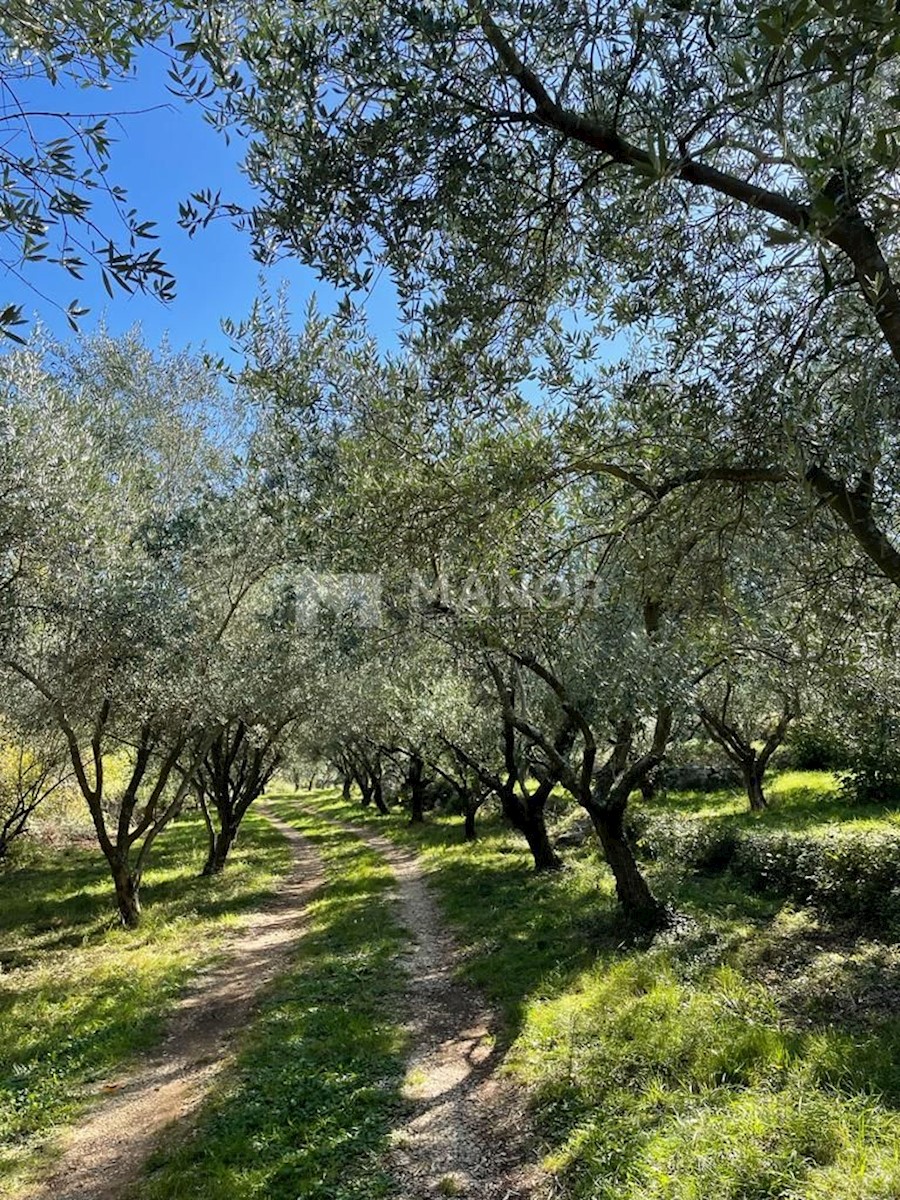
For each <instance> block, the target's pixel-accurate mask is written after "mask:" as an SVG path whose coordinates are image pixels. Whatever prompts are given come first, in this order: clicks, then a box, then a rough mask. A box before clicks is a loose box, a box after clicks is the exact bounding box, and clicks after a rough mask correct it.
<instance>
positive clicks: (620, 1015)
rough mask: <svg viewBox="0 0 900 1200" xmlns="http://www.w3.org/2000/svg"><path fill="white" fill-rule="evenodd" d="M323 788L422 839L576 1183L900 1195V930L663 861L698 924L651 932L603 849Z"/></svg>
mask: <svg viewBox="0 0 900 1200" xmlns="http://www.w3.org/2000/svg"><path fill="white" fill-rule="evenodd" d="M703 799H704V802H707V801H708V800H709V798H708V797H704V798H703ZM795 799H796V800H797V805H796V812H795V814H794V817H792V819H796V820H797V821H798V822H800V823H801V824H802V822H803V821H807V820H811V819H812V817H813V816H815V819H816V820H817V821H820V820H822V819H823V817H822V813H823V809H822V808H821V807H816V804H817V803H818V802H816V803H814V802H813V799H812V794H811V792H810V790H809V789H807V790H806V792H805V793H803V792H802V791H800V792H798V793H795ZM304 802H309V803H312V804H313V805H314V806H315V807H316V809H317V811H323V812H327V813H328V814H329V815H331V816H333V817H337V818H339V819H343V820H350V821H354V822H356V823H365V824H366V825H367V826H369V827H372V828H380V829H381V831H382V832H384V833H385V834H387V835H388V836H390V837H391V838H393V839H394V840H396V841H397V842H399V843H400V844H402V845H405V846H412V847H415V848H416V849H418V851H419V853H420V854H421V855H422V858H423V861H424V863H425V864H426V867H427V869H428V871H429V872H430V875H431V878H432V881H433V885H434V886H435V888H436V889H437V892H438V894H439V895H440V898H441V901H442V905H443V908H444V911H445V913H446V915H447V917H448V920H449V922H450V923H451V924H452V925H453V926H454V927H455V929H456V931H457V935H458V938H459V941H460V943H461V944H462V945H463V946H464V947H465V961H464V967H463V970H464V972H465V974H466V975H467V976H468V978H470V979H471V980H472V981H473V982H475V983H477V984H478V985H480V986H481V988H482V989H483V991H484V992H485V993H486V994H487V995H488V996H489V997H490V998H491V999H492V1000H493V1001H494V1002H495V1003H496V1004H498V1005H499V1006H500V1007H501V1008H502V1011H503V1013H504V1015H505V1018H506V1023H507V1029H506V1039H505V1040H506V1042H507V1043H508V1050H509V1056H510V1061H511V1063H512V1064H513V1067H514V1069H515V1071H516V1073H517V1074H518V1075H519V1077H520V1078H521V1079H522V1080H523V1081H525V1082H527V1083H528V1084H530V1085H531V1087H532V1088H533V1097H534V1103H535V1110H536V1113H537V1116H538V1121H539V1126H540V1130H541V1132H542V1134H543V1136H544V1138H545V1139H546V1145H547V1147H548V1149H549V1151H550V1163H551V1166H552V1167H553V1168H554V1169H555V1170H556V1171H558V1172H559V1173H560V1174H561V1175H564V1176H565V1177H566V1180H567V1186H568V1188H569V1193H568V1194H571V1196H572V1197H573V1198H575V1200H607V1198H609V1200H612V1197H616V1200H638V1197H640V1198H641V1200H647V1198H650V1200H687V1198H688V1197H691V1198H693V1200H696V1197H698V1196H704V1197H705V1196H712V1195H716V1196H717V1197H724V1198H725V1200H748V1198H750V1197H752V1200H783V1198H784V1197H785V1196H788V1195H790V1196H791V1197H792V1200H820V1198H821V1200H826V1198H828V1197H833V1196H835V1195H839V1196H842V1197H844V1196H847V1197H850V1196H853V1197H859V1198H862V1197H865V1198H866V1200H875V1198H878V1200H884V1198H886V1197H888V1196H894V1195H900V1156H898V1155H897V1153H896V1146H897V1142H898V1137H900V1118H898V1116H897V1110H898V1109H900V1020H898V1018H897V1017H896V1015H895V996H896V991H895V988H896V986H897V985H898V984H900V962H898V961H897V955H896V952H895V953H894V957H891V954H892V951H891V949H890V948H889V947H886V946H885V945H884V944H883V943H879V944H878V945H875V943H871V944H868V949H864V948H863V942H862V940H861V939H860V935H859V931H858V930H857V931H853V930H849V929H842V928H838V927H833V926H829V925H827V924H825V923H823V922H821V921H817V920H816V919H815V918H814V917H813V916H812V915H811V914H799V915H798V914H797V913H796V912H795V911H794V910H793V909H792V907H791V906H790V905H789V904H786V903H785V902H784V901H781V900H778V899H777V898H774V897H771V896H759V895H756V894H753V893H752V892H750V891H749V890H748V889H747V888H746V886H744V885H742V884H741V882H740V881H739V880H737V879H735V878H732V877H731V876H729V875H723V876H717V877H714V878H698V877H696V876H691V877H689V878H687V879H685V878H683V877H681V876H679V875H677V874H675V873H665V872H664V871H662V870H660V869H659V867H654V868H652V870H653V871H654V873H655V884H656V886H657V887H658V888H659V890H661V891H665V890H666V889H669V896H670V898H671V900H672V902H673V903H674V906H675V907H676V908H677V909H678V910H679V911H680V912H681V913H682V914H684V917H685V920H684V921H683V923H681V924H680V925H679V927H678V928H676V929H675V930H673V931H671V932H670V933H668V934H665V935H662V936H660V937H659V938H657V939H655V940H654V941H653V942H652V943H648V942H646V941H645V942H644V943H636V942H635V941H634V939H633V938H630V937H629V936H628V931H627V928H626V927H624V926H623V924H622V922H621V920H620V919H619V917H618V915H617V913H616V911H615V906H614V901H613V895H612V889H611V886H610V881H609V876H608V872H607V870H606V868H605V867H604V866H603V864H602V863H601V862H600V861H599V859H598V856H597V854H596V853H595V852H594V851H593V849H591V848H590V847H584V848H581V849H580V850H578V851H577V852H576V851H573V852H572V854H571V862H570V866H569V869H567V870H566V871H565V872H563V873H561V874H559V875H554V876H543V877H542V876H535V875H534V873H533V872H532V871H531V869H530V861H529V858H528V855H527V851H525V850H524V848H519V847H518V846H517V844H516V842H515V840H514V839H513V838H512V836H511V835H510V834H509V833H508V832H506V831H505V830H504V829H503V828H502V827H501V826H500V824H499V822H498V821H496V820H495V819H492V818H490V819H486V820H483V821H482V823H481V838H480V840H479V842H478V843H476V844H475V845H474V846H468V845H464V844H461V842H460V840H459V829H458V821H457V820H453V821H449V820H447V819H445V818H440V817H438V818H434V817H433V818H432V819H431V820H430V821H429V822H428V823H427V824H426V825H425V826H419V827H410V826H409V825H408V824H407V823H406V822H405V821H403V820H402V818H401V819H400V820H397V819H396V818H391V819H388V820H387V821H385V819H384V818H378V819H376V818H374V817H373V816H372V815H370V814H369V813H367V812H365V811H361V810H360V809H359V808H358V807H355V806H352V805H347V804H345V803H343V802H342V801H340V799H339V798H338V797H337V796H336V795H335V794H333V793H332V794H327V793H326V794H322V795H319V796H318V797H313V798H310V800H309V801H304ZM832 803H837V802H836V801H829V802H828V804H827V805H826V807H829V806H830V805H831V804H832ZM840 811H841V812H842V814H843V815H844V816H845V817H846V815H847V810H846V807H844V806H840ZM766 819H769V818H768V817H767V818H766ZM801 918H802V919H803V920H806V921H808V922H810V925H809V927H808V929H807V931H806V934H805V935H804V936H803V937H801V936H800V934H799V932H798V930H797V928H796V927H795V924H794V922H796V920H799V919H801ZM779 946H780V947H781V950H779ZM781 951H784V952H783V953H782V952H781ZM779 954H780V958H779ZM879 956H881V957H879ZM885 956H887V957H885ZM776 960H777V961H776ZM773 963H774V966H773ZM864 981H867V982H865V983H864ZM873 993H877V997H876V998H875V999H873Z"/></svg>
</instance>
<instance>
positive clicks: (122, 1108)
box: [19, 808, 325, 1200]
mask: <svg viewBox="0 0 900 1200" xmlns="http://www.w3.org/2000/svg"><path fill="white" fill-rule="evenodd" d="M258 811H259V812H261V813H262V814H263V816H265V817H266V818H267V819H268V820H269V821H271V823H272V824H273V825H274V826H275V827H276V828H277V829H278V830H279V831H280V832H281V833H283V834H284V836H285V837H286V838H287V840H288V842H289V843H290V846H291V852H292V854H293V858H294V863H293V867H292V868H291V870H290V872H289V873H288V875H287V876H286V877H285V879H284V880H283V881H282V883H281V885H280V887H279V888H278V890H277V892H275V894H274V895H273V897H272V899H271V900H270V901H269V902H268V903H267V904H266V905H265V906H264V907H263V908H261V909H259V910H258V911H257V912H255V913H253V914H252V915H251V917H250V918H249V920H248V921H247V923H246V924H244V925H242V926H241V928H240V929H238V930H236V931H235V932H234V934H233V935H230V936H229V937H228V938H227V939H226V941H225V952H226V954H227V955H228V957H227V959H226V960H225V961H224V962H223V963H222V964H221V965H219V966H217V967H214V968H212V969H210V970H208V971H206V972H204V973H203V974H201V975H200V976H198V977H197V978H196V979H195V980H194V981H193V983H192V985H191V988H190V991H189V992H188V993H187V994H186V995H185V997H184V998H183V999H182V1000H181V1001H180V1002H179V1004H178V1005H177V1007H176V1008H175V1010H174V1012H173V1014H172V1016H171V1018H170V1020H169V1022H168V1030H169V1032H168V1034H167V1036H166V1037H165V1039H164V1041H163V1042H162V1043H161V1044H160V1046H159V1047H158V1049H157V1050H156V1051H155V1052H153V1053H152V1054H150V1055H148V1056H146V1057H145V1058H142V1059H141V1060H140V1061H139V1062H138V1063H137V1064H135V1065H134V1066H133V1067H131V1068H130V1069H129V1070H128V1073H127V1075H124V1076H122V1077H120V1078H119V1079H117V1080H116V1081H115V1082H114V1083H111V1084H107V1085H106V1086H111V1087H114V1088H115V1091H114V1092H112V1093H111V1094H110V1095H109V1096H108V1097H106V1098H105V1099H104V1100H103V1101H102V1102H101V1103H99V1104H98V1105H97V1106H96V1107H95V1108H93V1109H91V1110H90V1111H89V1112H88V1113H87V1114H86V1115H85V1117H84V1119H83V1120H82V1121H81V1122H80V1123H79V1124H78V1125H76V1126H74V1127H73V1128H72V1129H70V1130H68V1131H67V1132H66V1133H65V1134H64V1135H63V1142H62V1155H61V1157H60V1158H59V1159H58V1160H57V1161H56V1163H55V1164H54V1165H53V1167H52V1169H51V1171H50V1173H49V1174H47V1175H45V1177H44V1179H43V1180H42V1182H41V1183H39V1184H38V1185H36V1186H33V1187H31V1188H30V1189H26V1190H25V1191H24V1192H22V1193H20V1194H19V1200H118V1197H120V1196H121V1194H122V1192H123V1190H124V1189H125V1188H126V1186H127V1185H128V1184H130V1183H133V1182H134V1181H135V1180H136V1179H138V1178H139V1176H140V1172H141V1169H142V1167H143V1165H144V1163H145V1162H146V1160H147V1159H148V1158H149V1156H150V1154H151V1153H152V1151H153V1150H154V1149H155V1148H156V1146H157V1145H158V1144H159V1142H160V1141H161V1139H162V1136H163V1134H164V1132H165V1130H166V1128H167V1127H168V1126H170V1125H171V1124H172V1122H174V1121H183V1120H185V1119H186V1118H188V1117H190V1116H191V1115H192V1114H193V1113H194V1112H195V1111H196V1110H197V1109H198V1107H199V1106H200V1104H201V1103H202V1101H203V1100H204V1099H205V1098H206V1096H207V1095H208V1093H209V1090H210V1087H211V1086H212V1084H213V1082H214V1080H215V1079H216V1078H217V1077H218V1076H219V1074H220V1073H221V1072H222V1071H223V1070H224V1069H225V1068H226V1067H227V1066H230V1065H231V1063H232V1062H233V1059H234V1047H233V1045H232V1040H233V1039H234V1038H235V1037H236V1035H239V1034H240V1032H241V1031H242V1029H243V1028H245V1026H246V1024H247V1022H248V1021H249V1019H250V1018H251V1016H252V1013H253V1010H254V1009H255V1007H256V1004H257V1002H258V1000H259V999H260V994H261V992H262V991H263V989H264V988H265V987H266V986H267V985H268V984H269V983H271V982H272V981H273V980H274V979H275V978H276V977H277V976H278V975H280V974H281V973H282V972H283V971H285V970H286V969H287V967H288V965H289V963H290V961H291V959H292V957H293V955H294V953H295V952H296V950H297V948H298V946H299V943H300V941H301V939H302V937H303V934H304V932H305V922H304V914H305V910H306V907H307V905H308V904H309V901H310V900H311V898H312V897H313V895H314V893H315V892H317V891H318V890H319V888H320V887H321V886H322V884H323V883H324V881H325V876H324V872H323V870H322V865H321V862H320V860H319V856H318V855H317V854H316V852H315V851H314V849H313V848H312V846H310V844H309V843H308V842H307V840H306V839H305V838H304V837H303V836H302V835H301V834H300V833H298V832H297V830H296V829H294V828H292V826H290V825H288V824H287V823H286V822H285V821H282V820H280V819H279V818H278V817H276V816H275V815H274V813H272V812H270V811H269V810H267V809H265V808H260V809H259V810H258Z"/></svg>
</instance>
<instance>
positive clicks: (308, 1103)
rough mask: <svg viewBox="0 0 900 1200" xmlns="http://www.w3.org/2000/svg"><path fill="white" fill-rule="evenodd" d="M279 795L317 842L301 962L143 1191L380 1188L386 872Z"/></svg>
mask: <svg viewBox="0 0 900 1200" xmlns="http://www.w3.org/2000/svg"><path fill="white" fill-rule="evenodd" d="M272 807H273V808H274V809H275V810H276V811H277V812H278V814H279V815H280V816H281V817H283V818H284V819H285V820H287V821H290V822H291V823H293V824H294V825H295V826H296V827H297V828H298V829H300V830H301V832H302V833H303V834H304V835H306V836H307V837H308V838H309V839H310V840H311V841H312V843H313V844H314V845H315V847H316V849H317V850H318V851H319V853H320V854H321V855H322V857H323V859H324V862H325V866H326V872H327V877H328V882H327V886H326V888H325V889H324V891H323V893H322V894H321V896H320V898H318V899H317V900H315V901H314V902H313V903H312V905H311V906H310V910H309V918H310V928H309V930H308V932H307V934H306V936H305V937H304V939H303V942H302V946H301V950H300V957H299V961H298V964H297V968H296V970H295V971H293V972H292V973H291V974H289V975H288V976H286V977H285V978H284V979H283V980H282V981H281V982H280V983H279V984H278V985H277V986H276V988H275V990H274V993H273V994H272V996H271V997H270V999H269V1001H268V1003H267V1004H266V1005H265V1007H264V1009H263V1012H262V1015H261V1017H260V1019H259V1021H258V1022H257V1023H256V1024H255V1026H254V1028H253V1030H252V1032H251V1033H250V1035H249V1037H248V1041H247V1044H246V1046H245V1048H244V1050H243V1052H242V1054H241V1056H240V1059H239V1062H238V1065H237V1069H236V1071H235V1072H234V1073H232V1074H231V1076H230V1078H229V1080H228V1081H226V1082H225V1083H223V1085H222V1086H221V1087H220V1089H219V1090H218V1091H217V1093H216V1094H215V1096H214V1098H213V1099H212V1100H211V1101H210V1103H209V1104H208V1105H207V1107H206V1109H205V1111H204V1113H203V1114H202V1115H201V1118H200V1120H199V1123H198V1125H197V1128H196V1129H195V1131H194V1132H193V1133H192V1134H191V1136H190V1137H189V1138H187V1139H185V1140H183V1141H181V1142H180V1143H178V1144H175V1145H174V1146H171V1147H169V1148H168V1149H166V1150H164V1151H163V1152H161V1153H159V1154H158V1155H157V1156H156V1158H155V1159H154V1161H153V1162H152V1163H151V1164H150V1171H149V1173H148V1176H147V1178H146V1179H144V1180H143V1181H142V1182H141V1183H140V1185H138V1186H137V1187H136V1189H135V1190H134V1193H133V1194H134V1197H135V1200H138V1198H139V1200H180V1198H182V1197H183V1198H184V1200H251V1198H252V1200H257V1198H258V1200H263V1198H265V1200H297V1198H298V1197H302V1198H303V1200H380V1198H382V1197H387V1196H389V1195H390V1181H389V1179H388V1177H387V1175H386V1174H385V1173H384V1171H383V1170H382V1169H381V1167H380V1165H379V1163H380V1161H381V1159H382V1157H383V1153H384V1151H385V1148H386V1147H387V1145H388V1140H389V1136H390V1130H391V1128H392V1126H393V1125H394V1124H395V1123H396V1122H395V1118H396V1116H397V1114H398V1112H399V1110H400V1106H401V1103H402V1102H401V1101H400V1099H399V1089H400V1084H401V1080H402V1074H403V1044H402V1031H401V1029H400V1028H399V1025H398V1003H397V1002H398V1000H399V997H400V995H401V992H402V987H403V978H402V975H401V972H400V969H399V967H398V965H397V963H396V954H397V952H398V950H399V949H401V948H402V946H403V944H404V937H405V935H404V934H403V933H402V932H401V930H400V928H399V927H398V925H397V923H396V921H395V918H394V907H393V901H392V899H391V897H390V895H389V889H390V887H391V885H392V875H391V873H390V871H389V870H388V868H387V867H386V866H385V864H384V862H383V861H382V860H381V859H380V858H379V856H378V855H376V854H374V853H373V852H372V851H370V850H368V849H367V848H366V847H365V846H364V845H363V844H362V843H361V842H360V841H359V840H358V839H357V838H355V837H354V836H353V835H352V834H347V833H344V832H342V831H340V830H336V829H334V828H333V827H332V826H330V825H329V824H328V823H327V822H325V821H323V820H321V819H312V818H308V817H305V816H304V815H303V814H301V813H299V812H298V810H297V807H296V804H295V803H294V802H293V801H291V800H288V801H287V802H285V801H282V800H279V799H278V798H277V797H276V799H275V800H274V802H273V804H272Z"/></svg>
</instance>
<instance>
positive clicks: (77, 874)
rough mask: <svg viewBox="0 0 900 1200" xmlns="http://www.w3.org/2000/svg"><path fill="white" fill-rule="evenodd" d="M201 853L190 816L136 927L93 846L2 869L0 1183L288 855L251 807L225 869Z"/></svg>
mask: <svg viewBox="0 0 900 1200" xmlns="http://www.w3.org/2000/svg"><path fill="white" fill-rule="evenodd" d="M204 852H205V834H204V831H203V827H202V823H201V822H199V820H197V821H194V820H185V821H182V822H179V823H178V824H176V825H174V826H173V827H172V828H170V829H169V830H167V831H166V833H165V834H164V835H163V836H162V837H161V838H160V839H159V842H158V843H157V846H156V847H155V854H154V858H153V861H152V863H151V868H150V870H149V871H148V873H147V877H146V882H145V885H144V888H143V903H144V909H145V912H144V919H143V922H142V924H141V927H140V929H138V930H134V931H126V930H123V929H120V928H119V927H118V924H117V922H116V916H115V912H114V908H113V902H112V894H111V883H110V880H109V877H108V873H107V871H106V865H105V862H104V861H103V860H102V858H101V857H100V855H99V852H98V851H89V850H87V849H79V848H71V849H68V850H52V851H51V850H49V849H41V848H40V847H34V848H31V849H30V850H29V851H28V853H27V854H25V855H23V856H22V859H21V860H20V862H19V864H18V865H16V866H15V867H13V868H11V869H7V870H4V871H2V872H0V968H2V969H0V1029H2V1036H0V1147H2V1150H0V1194H5V1193H8V1192H10V1191H11V1190H12V1189H13V1188H14V1186H15V1185H16V1184H17V1183H18V1182H20V1181H21V1179H22V1178H23V1176H24V1175H25V1174H27V1172H28V1170H29V1169H30V1168H31V1167H33V1166H34V1165H35V1164H36V1163H37V1161H38V1160H39V1159H40V1158H41V1156H42V1155H43V1154H44V1153H45V1152H46V1149H47V1147H46V1139H47V1138H48V1135H49V1134H50V1133H51V1131H52V1130H53V1127H54V1126H56V1125H58V1124H61V1123H64V1122H67V1121H71V1120H73V1119H75V1118H76V1117H77V1115H78V1114H79V1113H80V1112H81V1111H82V1110H83V1108H84V1107H85V1105H86V1104H87V1103H89V1102H90V1099H91V1097H92V1096H93V1095H95V1094H96V1093H97V1090H98V1089H97V1085H98V1084H100V1083H102V1082H103V1081H104V1080H106V1079H108V1078H110V1076H111V1075H114V1074H115V1072H117V1071H118V1070H120V1069H122V1068H124V1067H125V1065H126V1064H127V1062H128V1060H129V1058H130V1057H131V1056H133V1055H134V1054H135V1053H136V1052H138V1051H140V1050H143V1049H146V1048H147V1047H149V1046H151V1045H152V1044H153V1043H154V1042H155V1041H156V1040H157V1038H158V1037H159V1035H160V1032H161V1028H162V1023H163V1021H164V1019H165V1016H166V1014H167V1013H168V1012H169V1011H170V1010H171V1008H172V1006H173V1004H174V1003H175V1001H176V999H177V997H178V995H179V993H180V992H181V991H182V989H183V988H184V986H185V984H186V983H187V981H188V979H189V978H190V976H191V975H192V974H194V973H195V972H196V971H197V970H198V969H199V968H200V967H202V966H205V965H206V964H208V963H209V962H211V961H212V960H213V959H214V958H215V956H216V954H217V950H218V944H217V939H218V938H219V937H220V935H221V934H222V933H223V932H225V931H226V930H227V929H228V928H229V926H232V925H234V923H235V922H236V921H238V920H239V919H240V916H241V914H242V913H245V912H247V911H248V910H250V909H253V908H255V907H257V906H258V905H259V904H260V903H261V901H262V900H263V899H264V898H265V896H267V895H268V894H269V893H270V892H271V890H272V888H273V887H274V885H275V883H276V881H277V879H278V878H279V877H280V876H281V875H283V874H284V872H285V871H286V869H287V867H288V865H289V862H290V852H289V849H288V846H287V843H286V842H285V840H284V838H283V837H282V836H281V835H280V834H279V833H277V832H276V831H275V830H274V829H273V828H272V826H271V825H270V824H269V823H268V822H266V821H265V820H264V819H263V818H261V817H258V816H256V815H254V814H251V815H250V816H248V818H247V821H246V825H245V828H244V829H243V830H242V833H241V838H240V840H239V842H238V844H237V845H236V847H235V849H234V857H233V860H232V861H231V862H230V863H229V866H228V868H227V870H226V871H225V873H224V874H222V875H221V876H218V877H216V878H215V879H198V878H197V873H198V872H199V870H200V867H201V866H202V863H203V856H204Z"/></svg>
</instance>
